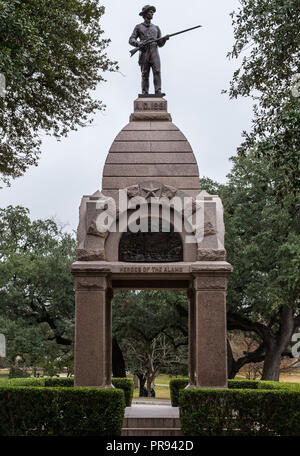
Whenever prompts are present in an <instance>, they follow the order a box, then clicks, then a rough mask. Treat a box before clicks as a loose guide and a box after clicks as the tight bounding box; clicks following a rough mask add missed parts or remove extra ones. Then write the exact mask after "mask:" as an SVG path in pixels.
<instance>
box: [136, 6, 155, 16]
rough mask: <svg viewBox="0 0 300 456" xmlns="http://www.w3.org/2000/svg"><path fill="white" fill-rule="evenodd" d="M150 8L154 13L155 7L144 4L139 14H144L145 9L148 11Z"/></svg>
mask: <svg viewBox="0 0 300 456" xmlns="http://www.w3.org/2000/svg"><path fill="white" fill-rule="evenodd" d="M150 9H151V10H152V11H154V13H156V8H155V6H151V5H146V6H144V8H143V9H142V11H141V12H140V16H144V15H145V14H146V13H147V11H149V10H150Z"/></svg>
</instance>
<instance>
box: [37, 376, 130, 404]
mask: <svg viewBox="0 0 300 456" xmlns="http://www.w3.org/2000/svg"><path fill="white" fill-rule="evenodd" d="M112 384H113V386H114V387H115V388H117V389H121V390H123V391H124V396H125V404H126V407H130V406H131V402H132V398H133V389H134V388H133V381H132V380H130V379H129V378H112ZM43 386H50V387H51V386H52V387H68V386H69V387H70V386H71V387H72V386H74V378H71V377H58V378H57V377H56V378H45V379H44V385H43Z"/></svg>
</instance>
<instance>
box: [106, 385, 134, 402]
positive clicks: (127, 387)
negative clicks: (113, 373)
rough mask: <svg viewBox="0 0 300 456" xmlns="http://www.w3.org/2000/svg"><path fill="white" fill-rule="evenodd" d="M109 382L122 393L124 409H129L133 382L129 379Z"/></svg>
mask: <svg viewBox="0 0 300 456" xmlns="http://www.w3.org/2000/svg"><path fill="white" fill-rule="evenodd" d="M111 382H112V384H113V385H114V387H115V388H119V389H122V390H123V391H124V395H125V404H126V407H131V403H132V398H133V391H134V385H133V381H132V380H130V379H129V378H112V380H111Z"/></svg>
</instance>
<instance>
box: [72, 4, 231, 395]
mask: <svg viewBox="0 0 300 456" xmlns="http://www.w3.org/2000/svg"><path fill="white" fill-rule="evenodd" d="M146 10H147V12H149V11H154V9H153V7H150V6H149V5H147V7H145V8H144V9H143V11H144V13H145V11H146ZM137 27H139V26H137ZM136 44H138V43H136ZM151 52H152V51H151ZM154 54H155V55H156V51H155V52H154V51H153V54H151V55H154ZM151 58H152V57H151ZM143 62H144V61H143ZM142 68H143V67H142ZM156 68H157V67H156ZM146 75H147V76H149V74H148V66H147V72H145V73H144V74H143V91H144V95H143V94H142V95H140V96H139V98H137V99H136V100H135V101H134V110H133V113H132V114H131V115H130V121H129V123H128V124H127V125H126V126H125V127H124V128H123V129H122V130H121V132H120V133H119V134H118V135H117V137H116V138H115V140H114V141H113V143H112V146H111V148H110V150H109V153H108V155H107V159H106V162H105V166H104V170H103V179H102V190H101V191H99V190H97V191H96V192H95V193H94V194H92V195H90V196H84V197H83V198H82V201H81V205H80V209H79V226H78V233H77V237H78V250H77V261H76V262H75V263H73V265H72V267H71V271H72V273H73V275H74V277H75V290H76V311H75V319H76V325H75V326H76V327H75V385H76V386H95V387H96V386H97V387H112V385H111V373H112V361H111V360H112V356H111V350H112V342H111V318H112V314H111V304H112V299H113V291H114V290H118V289H138V290H142V289H167V290H186V292H187V298H188V300H189V378H190V382H189V386H188V387H211V388H218V387H219V388H224V387H227V348H226V287H227V277H228V275H229V274H230V272H231V270H232V267H231V265H230V264H229V263H227V262H226V252H225V249H224V223H223V207H222V202H221V200H220V198H219V197H218V196H217V195H209V194H208V193H206V192H205V191H201V188H200V183H199V171H198V165H197V162H196V159H195V156H194V154H193V151H192V148H191V146H190V144H189V142H188V141H187V139H186V137H185V136H184V135H183V133H182V132H181V131H180V130H179V129H178V128H177V127H176V126H175V125H174V123H173V122H172V117H171V114H170V113H169V112H168V108H167V101H166V100H165V99H164V98H163V96H162V94H161V92H160V89H161V87H160V78H159V77H158V74H156V78H155V90H156V94H153V95H149V94H148V85H147V81H146Z"/></svg>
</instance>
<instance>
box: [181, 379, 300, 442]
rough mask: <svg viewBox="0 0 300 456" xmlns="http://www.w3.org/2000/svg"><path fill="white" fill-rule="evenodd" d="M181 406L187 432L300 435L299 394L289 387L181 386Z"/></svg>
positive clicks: (191, 434)
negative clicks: (218, 388) (214, 387)
mask: <svg viewBox="0 0 300 456" xmlns="http://www.w3.org/2000/svg"><path fill="white" fill-rule="evenodd" d="M179 406H180V420H181V429H182V432H183V435H185V436H200V435H201V436H203V435H215V436H220V435H289V436H296V435H300V394H299V391H298V392H296V391H289V390H288V389H287V388H279V389H277V390H274V389H273V390H262V389H220V390H210V389H199V388H197V389H189V390H182V391H180V394H179Z"/></svg>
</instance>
